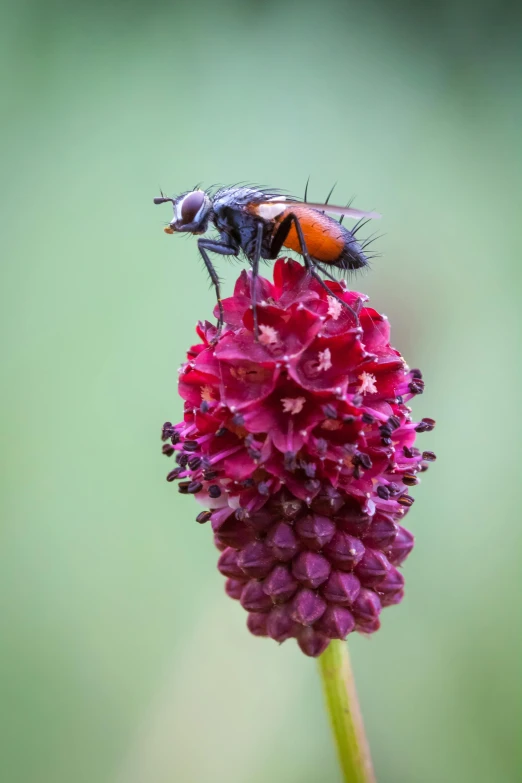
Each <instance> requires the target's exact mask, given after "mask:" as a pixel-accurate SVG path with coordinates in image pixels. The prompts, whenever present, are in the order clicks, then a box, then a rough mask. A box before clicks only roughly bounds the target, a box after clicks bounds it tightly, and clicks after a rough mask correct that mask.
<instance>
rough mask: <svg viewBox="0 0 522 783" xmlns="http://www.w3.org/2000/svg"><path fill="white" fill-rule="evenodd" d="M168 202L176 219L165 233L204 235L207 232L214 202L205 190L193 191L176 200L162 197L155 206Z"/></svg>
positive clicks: (156, 199)
mask: <svg viewBox="0 0 522 783" xmlns="http://www.w3.org/2000/svg"><path fill="white" fill-rule="evenodd" d="M166 201H170V202H171V204H172V207H173V209H174V217H173V219H172V220H171V222H170V223H169V224H168V226H165V228H164V231H165V233H167V234H174V233H177V232H188V233H190V234H204V233H205V232H206V230H207V227H208V221H209V218H210V213H211V212H212V202H211V200H210V198H209V197H208V195H207V193H205V191H204V190H191V191H189V192H188V193H182V194H181V195H180V196H177V197H176V198H167V197H166V196H163V195H162V196H160V197H158V198H155V199H154V203H155V204H164V203H165V202H166Z"/></svg>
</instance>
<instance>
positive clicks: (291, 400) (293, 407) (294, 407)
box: [281, 397, 306, 416]
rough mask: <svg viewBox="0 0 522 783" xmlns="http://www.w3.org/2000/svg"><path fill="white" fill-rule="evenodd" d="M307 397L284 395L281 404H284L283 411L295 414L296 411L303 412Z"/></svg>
mask: <svg viewBox="0 0 522 783" xmlns="http://www.w3.org/2000/svg"><path fill="white" fill-rule="evenodd" d="M305 402H306V397H283V399H282V400H281V404H282V406H283V413H290V414H291V415H292V416H295V415H296V413H301V411H302V410H303V407H304V404H305Z"/></svg>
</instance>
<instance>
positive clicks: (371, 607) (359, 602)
mask: <svg viewBox="0 0 522 783" xmlns="http://www.w3.org/2000/svg"><path fill="white" fill-rule="evenodd" d="M352 612H353V614H354V617H355V620H356V622H357V623H365V622H373V620H375V619H377V618H378V617H379V615H380V613H381V602H380V600H379V596H378V595H377V593H374V591H373V590H368V589H367V588H365V587H361V590H360V592H359V595H358V596H357V598H356V599H355V601H354V602H353V606H352Z"/></svg>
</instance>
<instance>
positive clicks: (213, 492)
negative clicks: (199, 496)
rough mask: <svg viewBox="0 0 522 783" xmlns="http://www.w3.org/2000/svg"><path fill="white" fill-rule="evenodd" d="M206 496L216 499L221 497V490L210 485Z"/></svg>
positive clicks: (216, 486) (214, 485)
mask: <svg viewBox="0 0 522 783" xmlns="http://www.w3.org/2000/svg"><path fill="white" fill-rule="evenodd" d="M208 494H209V495H210V497H211V498H218V497H220V495H221V489H220V488H219V487H218V485H217V484H211V485H210V487H209V488H208Z"/></svg>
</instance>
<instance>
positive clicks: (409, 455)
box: [402, 446, 413, 459]
mask: <svg viewBox="0 0 522 783" xmlns="http://www.w3.org/2000/svg"><path fill="white" fill-rule="evenodd" d="M402 450H403V452H404V456H405V457H407V458H408V459H413V449H410V447H409V446H404V448H403V449H402Z"/></svg>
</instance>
